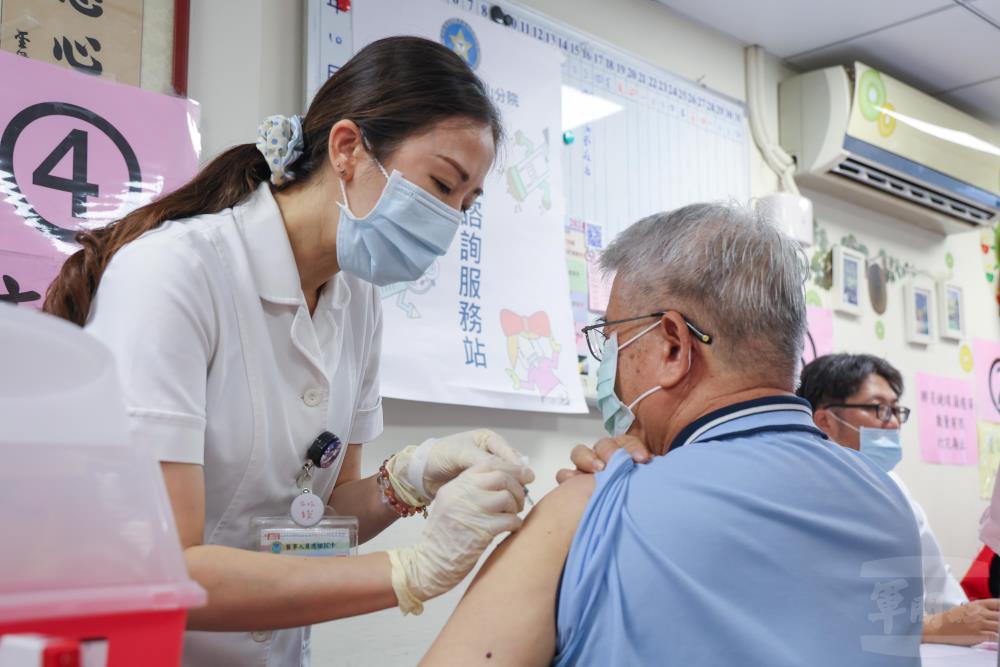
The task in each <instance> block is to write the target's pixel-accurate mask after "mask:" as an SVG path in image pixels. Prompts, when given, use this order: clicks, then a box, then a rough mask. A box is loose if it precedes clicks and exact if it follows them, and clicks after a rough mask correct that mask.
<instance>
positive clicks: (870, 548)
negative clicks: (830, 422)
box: [555, 396, 923, 667]
mask: <svg viewBox="0 0 1000 667" xmlns="http://www.w3.org/2000/svg"><path fill="white" fill-rule="evenodd" d="M922 613H923V581H922V570H921V561H920V538H919V536H918V533H917V526H916V522H915V520H914V518H913V513H912V511H911V510H910V507H909V505H908V504H907V502H906V498H905V497H904V496H903V494H902V493H901V492H900V490H899V487H898V486H897V485H896V484H894V483H893V482H892V480H890V479H889V477H888V475H886V474H885V473H884V472H882V471H881V470H880V469H879V468H877V467H876V466H875V464H873V463H872V462H871V461H870V460H869V459H868V458H867V457H864V456H862V455H860V454H858V453H857V452H855V451H852V450H849V449H846V448H844V447H840V446H839V445H837V444H835V443H832V442H830V441H829V440H828V439H827V438H826V436H825V435H824V434H823V433H822V432H821V431H819V430H818V429H816V428H815V426H814V425H813V421H812V411H811V409H810V407H809V404H808V403H807V402H806V401H803V400H801V399H798V398H796V397H792V396H781V397H768V398H763V399H758V400H754V401H748V402H744V403H739V404H736V405H731V406H729V407H726V408H724V409H722V410H719V411H716V412H713V413H711V414H709V415H706V416H704V417H702V418H700V419H698V420H697V421H695V422H694V423H692V424H691V425H689V426H688V427H687V428H685V429H684V430H683V431H682V432H681V434H680V435H679V436H678V437H677V439H676V440H675V441H674V442H673V443H672V445H671V448H670V450H669V453H668V454H667V455H666V456H661V457H657V458H655V459H654V460H653V461H652V462H651V463H648V464H646V465H635V464H633V462H632V460H631V459H630V458H629V457H628V456H627V455H626V454H625V452H618V453H617V454H616V455H615V457H614V458H613V459H612V460H611V462H610V464H609V465H608V467H607V469H606V470H604V471H603V472H601V473H599V474H598V475H597V478H596V486H595V489H594V494H593V496H592V497H591V499H590V502H589V503H588V505H587V508H586V511H585V512H584V515H583V517H582V519H581V521H580V525H579V527H578V529H577V532H576V535H575V537H574V539H573V543H572V546H571V547H570V551H569V555H568V556H567V559H566V564H565V567H564V570H563V577H562V580H561V582H560V587H559V602H558V605H557V629H558V647H557V655H556V661H555V664H557V665H616V666H617V665H678V666H683V667H692V666H698V665H712V666H715V665H741V666H744V665H748V666H749V665H754V666H756V665H760V666H766V667H784V666H787V667H801V666H802V665H809V666H810V667H822V666H825V665H829V666H830V667H845V666H848V665H849V666H851V667H867V666H875V665H879V666H893V667H895V666H899V667H902V666H906V667H911V666H912V667H919V665H920V657H919V656H920V635H921V628H922V621H923V618H922Z"/></svg>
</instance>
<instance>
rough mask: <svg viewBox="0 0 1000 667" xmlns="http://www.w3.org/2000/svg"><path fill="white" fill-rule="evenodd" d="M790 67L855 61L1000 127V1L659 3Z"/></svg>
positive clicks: (733, 0)
mask: <svg viewBox="0 0 1000 667" xmlns="http://www.w3.org/2000/svg"><path fill="white" fill-rule="evenodd" d="M657 1H658V2H659V3H660V4H663V5H666V6H667V7H669V8H670V9H672V10H674V11H675V12H677V13H679V14H682V15H684V16H686V17H688V18H690V19H692V20H694V21H696V22H698V23H701V24H703V25H706V26H709V27H711V28H714V29H716V30H718V31H720V32H723V33H726V34H728V35H731V36H732V37H734V38H735V39H737V40H739V41H740V42H743V43H744V44H760V45H761V46H763V47H764V48H765V49H766V50H767V51H769V52H770V53H773V54H775V55H777V56H778V57H780V58H782V59H783V60H784V61H785V62H786V64H788V65H789V66H790V67H792V68H794V69H796V70H800V71H806V70H812V69H817V68H820V67H828V66H830V65H841V64H846V63H849V62H852V61H855V60H858V61H861V62H863V63H865V64H866V65H871V66H872V67H875V68H876V69H879V70H882V71H884V72H885V73H887V74H889V75H890V76H893V77H894V78H897V79H899V80H901V81H904V82H906V83H909V84H910V85H912V86H914V87H916V88H919V89H920V90H923V91H924V92H927V93H931V94H933V95H935V96H937V97H939V98H940V99H942V100H944V101H945V102H948V103H949V104H951V105H953V106H956V107H958V108H960V109H963V110H964V111H966V112H968V113H970V114H972V115H974V116H977V117H979V118H981V119H982V120H985V121H987V122H989V123H992V124H994V125H1000V0H875V1H873V0H838V1H837V2H827V1H823V0H657Z"/></svg>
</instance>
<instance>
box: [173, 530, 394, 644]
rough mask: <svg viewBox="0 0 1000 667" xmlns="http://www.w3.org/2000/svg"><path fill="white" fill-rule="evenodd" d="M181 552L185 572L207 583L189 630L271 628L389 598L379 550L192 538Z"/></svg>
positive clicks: (385, 563)
mask: <svg viewBox="0 0 1000 667" xmlns="http://www.w3.org/2000/svg"><path fill="white" fill-rule="evenodd" d="M184 558H185V561H186V562H187V567H188V572H189V573H190V576H191V577H192V578H193V579H194V580H195V581H197V582H198V583H199V584H201V585H202V586H203V587H204V588H205V589H206V590H207V591H208V605H207V606H205V607H202V608H200V609H192V610H190V613H189V614H188V629H190V630H222V631H230V632H247V631H254V630H277V629H280V628H291V627H298V626H304V625H311V624H313V623H322V622H324V621H329V620H333V619H337V618H345V617H347V616H357V615H359V614H366V613H368V612H372V611H378V610H380V609H387V608H389V607H395V606H396V604H397V601H396V594H395V592H393V589H392V572H391V567H390V565H389V558H388V556H386V554H385V553H384V552H379V553H374V554H366V555H364V556H354V557H351V558H334V557H328V558H306V557H300V556H277V555H273V554H268V553H258V552H254V551H246V550H243V549H234V548H232V547H222V546H216V545H198V546H193V547H189V548H188V549H186V550H185V551H184Z"/></svg>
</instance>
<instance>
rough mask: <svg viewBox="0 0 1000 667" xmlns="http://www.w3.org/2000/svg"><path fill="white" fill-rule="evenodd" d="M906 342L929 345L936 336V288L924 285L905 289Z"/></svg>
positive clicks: (912, 284) (910, 285) (910, 284)
mask: <svg viewBox="0 0 1000 667" xmlns="http://www.w3.org/2000/svg"><path fill="white" fill-rule="evenodd" d="M903 300H904V301H905V304H904V305H905V308H904V309H903V310H904V314H905V317H906V326H905V330H906V341H907V342H908V343H913V344H915V345H927V344H929V343H930V342H931V340H932V338H933V336H934V288H933V287H932V286H931V285H926V284H924V283H919V282H917V283H909V284H907V285H905V286H904V287H903Z"/></svg>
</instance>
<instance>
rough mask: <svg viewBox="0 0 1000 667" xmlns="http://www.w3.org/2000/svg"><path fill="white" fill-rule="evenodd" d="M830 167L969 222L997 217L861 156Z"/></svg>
mask: <svg viewBox="0 0 1000 667" xmlns="http://www.w3.org/2000/svg"><path fill="white" fill-rule="evenodd" d="M831 171H832V173H834V174H837V175H838V176H842V177H844V178H848V179H850V180H852V181H856V182H858V183H863V184H864V185H867V186H868V187H870V188H874V189H876V190H881V191H882V192H885V193H888V194H890V195H892V196H893V197H898V198H900V199H905V200H907V201H909V202H912V203H914V204H916V205H918V206H923V207H925V208H929V209H933V210H935V211H938V212H939V213H943V214H945V215H948V216H951V217H953V218H958V219H959V220H964V221H966V222H972V223H976V224H984V223H988V222H991V221H992V220H993V219H994V218H995V217H996V216H995V214H994V213H993V212H992V211H989V210H987V209H985V208H981V207H978V206H973V205H971V204H969V203H968V202H965V201H962V200H961V199H956V198H954V197H951V196H949V195H947V194H945V193H943V192H939V191H936V190H932V189H930V188H926V187H924V186H922V185H917V184H916V183H912V182H910V181H907V180H906V179H904V178H900V177H898V176H896V175H894V174H890V173H889V172H887V171H884V170H881V169H878V168H877V167H873V166H871V165H868V164H865V163H864V162H860V161H858V160H854V159H847V160H844V161H843V162H841V163H840V164H838V165H837V166H836V167H834V168H833V169H832V170H831Z"/></svg>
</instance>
